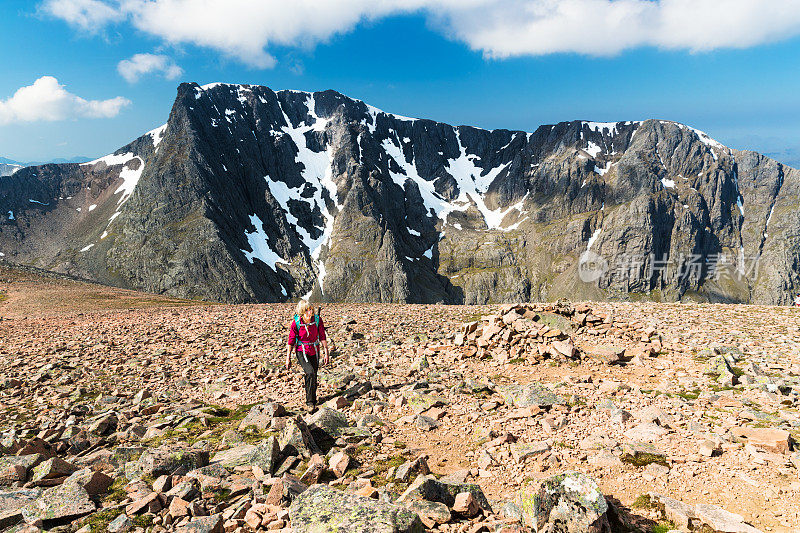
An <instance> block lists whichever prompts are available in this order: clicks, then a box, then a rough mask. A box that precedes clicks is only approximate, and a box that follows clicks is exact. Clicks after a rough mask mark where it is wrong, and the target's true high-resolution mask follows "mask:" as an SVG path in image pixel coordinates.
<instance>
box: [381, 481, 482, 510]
mask: <svg viewBox="0 0 800 533" xmlns="http://www.w3.org/2000/svg"><path fill="white" fill-rule="evenodd" d="M462 492H469V493H470V494H472V497H473V498H474V499H475V501H476V502H478V506H480V508H481V509H483V510H484V511H487V512H491V511H492V506H491V505H490V504H489V500H488V499H486V495H485V494H484V493H483V490H481V488H480V486H478V485H475V484H473V483H450V482H446V481H441V480H438V479H436V478H435V477H433V476H425V475H420V476H417V478H416V479H415V480H414V482H413V483H411V485H409V486H408V489H406V491H405V492H404V493H403V494H401V495H400V497H399V498H398V499H397V501H398V502H409V501H414V500H425V501H430V502H440V503H443V504H445V505H447V506H448V507H453V505H454V504H455V501H456V496H457V495H458V494H460V493H462Z"/></svg>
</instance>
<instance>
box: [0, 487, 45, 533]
mask: <svg viewBox="0 0 800 533" xmlns="http://www.w3.org/2000/svg"><path fill="white" fill-rule="evenodd" d="M41 495H42V489H21V490H11V491H7V492H0V529H3V528H7V527H10V526H13V525H14V524H17V523H19V522H21V521H22V510H23V509H24V508H25V507H27V506H28V505H30V504H31V502H34V501H36V500H37V499H39V497H40V496H41Z"/></svg>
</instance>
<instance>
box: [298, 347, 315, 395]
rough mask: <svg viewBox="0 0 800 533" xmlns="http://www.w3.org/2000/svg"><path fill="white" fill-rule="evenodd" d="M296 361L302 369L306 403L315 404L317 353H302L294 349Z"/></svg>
mask: <svg viewBox="0 0 800 533" xmlns="http://www.w3.org/2000/svg"><path fill="white" fill-rule="evenodd" d="M296 352H297V361H298V362H299V363H300V367H301V368H302V369H303V385H304V387H305V389H306V404H309V405H317V370H319V355H317V354H308V353H303V351H302V350H296Z"/></svg>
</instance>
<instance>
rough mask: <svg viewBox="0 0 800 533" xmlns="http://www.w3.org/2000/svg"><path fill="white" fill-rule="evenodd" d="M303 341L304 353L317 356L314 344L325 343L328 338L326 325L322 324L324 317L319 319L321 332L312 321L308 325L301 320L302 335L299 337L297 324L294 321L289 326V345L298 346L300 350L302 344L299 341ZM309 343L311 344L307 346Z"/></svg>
mask: <svg viewBox="0 0 800 533" xmlns="http://www.w3.org/2000/svg"><path fill="white" fill-rule="evenodd" d="M298 338H299V340H301V341H303V344H302V349H303V353H306V354H309V355H315V354H316V353H317V350H316V347H315V346H314V344H312V343H313V342H314V341H316V340H320V341H324V340H326V339H327V338H328V337H327V336H326V335H325V324H324V323H323V322H322V317H320V319H319V331H317V324H316V323H315V322H314V321H313V320H312V321H311V323H310V324H306V323H304V322H303V320H302V319H301V320H300V333H299V335H298V332H297V323H296V322H295V321H294V320H292V324H291V326H289V342H287V344H288V345H289V346H295V345H297V349H298V350H300V348H301V344H300V343H299V342H297V341H298ZM306 343H309V344H306Z"/></svg>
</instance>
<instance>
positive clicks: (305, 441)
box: [278, 416, 321, 457]
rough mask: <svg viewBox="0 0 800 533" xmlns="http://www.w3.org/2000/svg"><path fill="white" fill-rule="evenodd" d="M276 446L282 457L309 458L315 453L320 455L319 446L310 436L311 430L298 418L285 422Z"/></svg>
mask: <svg viewBox="0 0 800 533" xmlns="http://www.w3.org/2000/svg"><path fill="white" fill-rule="evenodd" d="M278 444H279V445H280V448H281V453H282V454H283V455H284V456H287V455H302V456H303V457H311V456H312V455H314V454H315V453H321V451H320V449H319V446H317V443H316V441H315V440H314V437H313V436H312V435H311V430H309V428H308V425H306V423H305V422H304V421H303V419H302V418H300V417H299V416H298V417H295V418H292V419H291V420H289V421H288V422H286V427H285V428H283V431H282V432H281V435H280V437H279V438H278Z"/></svg>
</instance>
